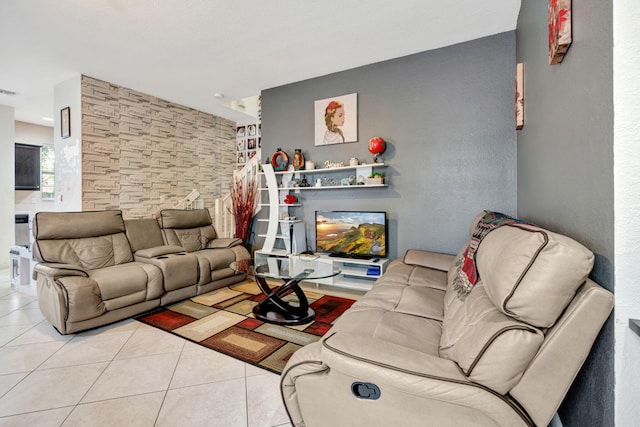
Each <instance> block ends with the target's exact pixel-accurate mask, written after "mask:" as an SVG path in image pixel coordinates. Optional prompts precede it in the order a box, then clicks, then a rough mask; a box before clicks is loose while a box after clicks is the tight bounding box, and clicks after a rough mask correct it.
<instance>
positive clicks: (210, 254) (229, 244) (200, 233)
mask: <svg viewBox="0 0 640 427" xmlns="http://www.w3.org/2000/svg"><path fill="white" fill-rule="evenodd" d="M156 218H157V220H158V224H159V225H160V229H161V230H162V238H163V240H164V243H165V244H166V245H173V246H181V247H183V248H184V249H185V251H186V252H187V253H189V254H193V255H195V256H196V258H197V260H198V267H199V268H198V271H199V274H200V277H199V278H198V283H197V286H198V294H201V293H204V292H209V291H212V290H214V289H218V288H221V287H224V286H228V285H231V284H234V283H237V274H238V271H245V272H246V271H248V268H249V264H250V262H251V255H250V254H249V251H247V249H246V248H245V247H244V246H243V245H242V240H240V239H236V238H221V237H218V236H217V233H216V230H215V229H214V227H213V221H212V220H211V215H210V214H209V210H208V209H194V210H182V209H163V210H161V211H160V212H159V213H158V214H156Z"/></svg>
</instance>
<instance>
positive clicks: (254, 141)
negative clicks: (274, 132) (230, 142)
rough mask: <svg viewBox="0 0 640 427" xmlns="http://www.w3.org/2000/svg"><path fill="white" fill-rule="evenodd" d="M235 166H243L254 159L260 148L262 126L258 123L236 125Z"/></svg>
mask: <svg viewBox="0 0 640 427" xmlns="http://www.w3.org/2000/svg"><path fill="white" fill-rule="evenodd" d="M236 146H237V156H236V164H237V165H238V166H242V165H244V164H245V163H246V162H247V160H249V159H251V158H253V157H255V155H256V152H257V150H258V149H259V148H261V147H262V124H261V122H260V121H257V122H251V123H245V124H238V125H237V126H236Z"/></svg>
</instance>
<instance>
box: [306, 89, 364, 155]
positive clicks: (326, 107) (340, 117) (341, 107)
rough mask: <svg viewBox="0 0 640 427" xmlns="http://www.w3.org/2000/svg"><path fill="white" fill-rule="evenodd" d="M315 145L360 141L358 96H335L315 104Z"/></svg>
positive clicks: (354, 94)
mask: <svg viewBox="0 0 640 427" xmlns="http://www.w3.org/2000/svg"><path fill="white" fill-rule="evenodd" d="M314 107H315V108H314V116H315V145H332V144H342V143H344V142H356V141H357V140H358V94H357V93H351V94H348V95H341V96H334V97H332V98H326V99H319V100H317V101H315V102H314Z"/></svg>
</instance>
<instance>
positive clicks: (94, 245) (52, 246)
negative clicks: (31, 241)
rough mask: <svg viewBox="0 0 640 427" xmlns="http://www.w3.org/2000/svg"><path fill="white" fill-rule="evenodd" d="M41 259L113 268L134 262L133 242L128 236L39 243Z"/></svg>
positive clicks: (42, 241)
mask: <svg viewBox="0 0 640 427" xmlns="http://www.w3.org/2000/svg"><path fill="white" fill-rule="evenodd" d="M37 246H38V254H39V260H41V261H43V262H53V263H61V264H74V265H79V266H82V267H83V268H85V269H89V270H93V269H97V268H103V267H109V266H112V265H118V264H124V263H128V262H131V261H132V260H133V254H132V253H131V247H130V246H129V241H128V240H127V237H126V236H125V234H124V233H117V234H110V235H106V236H100V237H85V238H78V239H64V240H39V241H38V242H37Z"/></svg>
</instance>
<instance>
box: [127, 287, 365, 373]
mask: <svg viewBox="0 0 640 427" xmlns="http://www.w3.org/2000/svg"><path fill="white" fill-rule="evenodd" d="M304 293H305V295H306V296H307V299H308V300H309V304H310V306H311V307H312V308H313V309H314V310H315V312H316V318H315V320H314V321H313V322H311V323H307V324H306V325H298V326H280V325H274V324H271V323H265V322H262V321H260V320H257V319H255V318H254V316H253V312H252V310H253V307H254V306H256V305H257V304H258V303H259V302H260V301H262V300H263V299H264V298H265V296H264V295H263V294H262V292H261V291H260V289H259V288H258V286H257V285H256V284H255V283H253V282H243V283H240V284H238V285H234V286H230V287H228V288H222V289H218V290H215V291H212V292H209V293H207V294H203V295H199V296H197V297H193V298H191V299H189V300H186V301H182V302H179V303H176V304H173V305H171V306H167V307H161V308H159V309H157V310H154V311H153V312H151V313H146V314H143V315H141V316H138V317H137V318H136V319H137V320H139V321H140V322H143V323H146V324H149V325H151V326H155V327H156V328H159V329H162V330H165V331H167V332H171V333H173V334H176V335H179V336H181V337H183V338H186V339H188V340H191V341H193V342H195V343H197V344H200V345H202V346H205V347H209V348H211V349H214V350H216V351H219V352H221V353H224V354H227V355H229V356H231V357H235V358H236V359H240V360H242V361H244V362H247V363H251V364H253V365H256V366H259V367H261V368H263V369H268V370H270V371H272V372H275V373H278V374H280V373H282V370H283V369H284V366H285V365H286V363H287V361H288V360H289V358H290V357H291V355H292V354H293V353H294V352H295V351H296V350H298V349H299V348H300V347H302V346H304V345H306V344H309V343H312V342H314V341H317V340H319V339H320V337H321V336H322V335H324V334H325V333H326V332H327V331H328V330H329V328H331V324H332V323H333V322H335V321H336V319H337V318H338V317H339V316H340V315H341V314H342V313H344V312H345V310H346V309H348V308H349V307H351V304H353V303H354V302H355V301H354V300H352V299H347V298H340V297H335V296H330V295H323V294H320V293H317V292H309V291H304ZM283 299H284V300H287V299H292V300H294V301H295V300H296V297H295V295H294V294H289V295H287V296H286V297H284V298H283Z"/></svg>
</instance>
